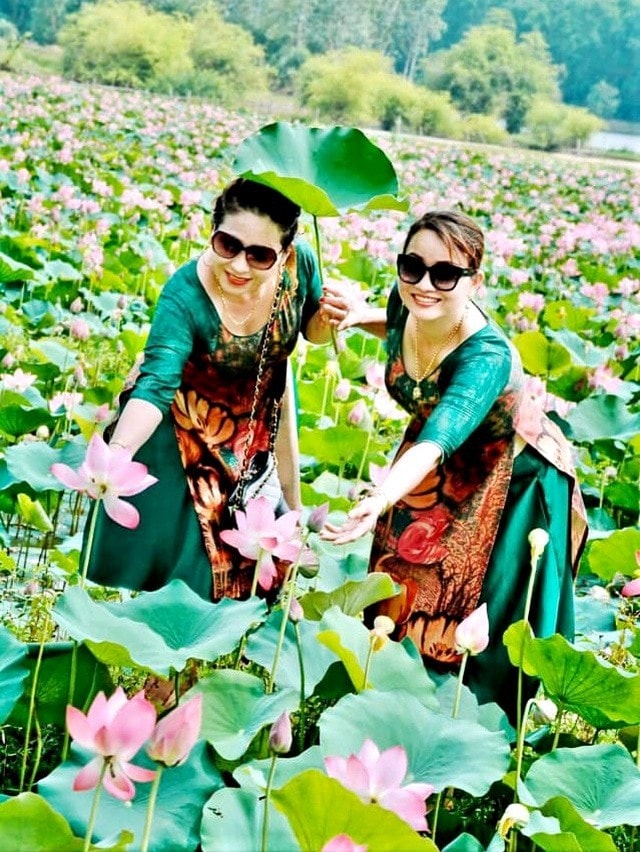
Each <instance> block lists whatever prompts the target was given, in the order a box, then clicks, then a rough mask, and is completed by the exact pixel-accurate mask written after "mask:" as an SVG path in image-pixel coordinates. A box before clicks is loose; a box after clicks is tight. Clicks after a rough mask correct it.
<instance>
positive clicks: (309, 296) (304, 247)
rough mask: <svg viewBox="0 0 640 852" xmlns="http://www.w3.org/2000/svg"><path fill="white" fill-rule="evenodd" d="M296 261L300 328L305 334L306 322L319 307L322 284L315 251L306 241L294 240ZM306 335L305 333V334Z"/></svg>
mask: <svg viewBox="0 0 640 852" xmlns="http://www.w3.org/2000/svg"><path fill="white" fill-rule="evenodd" d="M295 248H296V262H297V273H298V284H299V286H300V293H301V297H302V299H303V303H302V321H301V326H300V327H301V330H302V333H303V334H305V332H306V328H307V323H308V322H309V320H310V319H311V317H312V316H313V315H314V314H315V313H316V311H317V310H318V309H319V308H320V296H322V284H321V282H320V271H319V269H318V261H317V260H316V256H315V253H314V251H313V249H312V248H311V246H310V245H309V244H308V243H305V242H304V241H303V240H296V243H295ZM305 336H306V335H305Z"/></svg>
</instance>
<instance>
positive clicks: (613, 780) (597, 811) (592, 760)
mask: <svg viewBox="0 0 640 852" xmlns="http://www.w3.org/2000/svg"><path fill="white" fill-rule="evenodd" d="M518 793H519V795H520V798H521V800H522V801H523V802H524V803H525V804H528V805H536V806H537V807H542V806H544V805H545V804H546V803H548V802H549V800H550V799H553V798H555V797H557V796H564V797H565V798H567V799H568V800H569V801H570V802H571V804H572V805H573V807H574V808H575V809H576V811H577V812H578V814H579V815H580V816H581V817H582V819H584V820H586V821H587V822H588V823H590V824H591V825H592V826H595V827H596V828H612V827H613V826H616V825H640V772H638V768H637V766H636V765H635V763H634V762H633V760H632V758H631V757H630V755H629V752H628V751H627V750H626V749H625V748H624V747H623V746H621V745H617V744H608V745H595V746H579V747H577V748H559V749H556V750H555V751H552V752H550V753H549V754H545V755H543V756H542V757H541V758H539V759H538V760H536V761H535V763H534V764H533V765H532V766H531V769H530V770H529V772H528V773H527V777H526V778H525V780H524V782H520V783H519V785H518ZM590 848H591V847H589V849H590Z"/></svg>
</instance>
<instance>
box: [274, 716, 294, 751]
mask: <svg viewBox="0 0 640 852" xmlns="http://www.w3.org/2000/svg"><path fill="white" fill-rule="evenodd" d="M292 742H293V735H292V733H291V719H290V717H289V714H288V713H287V711H286V710H285V711H284V713H283V714H282V715H281V716H278V718H277V719H276V721H275V722H274V723H273V725H272V726H271V731H270V732H269V748H270V749H271V751H272V752H274V754H286V753H287V752H288V751H291V744H292Z"/></svg>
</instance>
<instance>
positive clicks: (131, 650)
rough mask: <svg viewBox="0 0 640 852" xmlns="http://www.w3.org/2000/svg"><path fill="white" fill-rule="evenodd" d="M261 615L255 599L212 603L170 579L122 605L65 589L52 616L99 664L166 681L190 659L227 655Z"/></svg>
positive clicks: (263, 608) (261, 608)
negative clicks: (149, 673)
mask: <svg viewBox="0 0 640 852" xmlns="http://www.w3.org/2000/svg"><path fill="white" fill-rule="evenodd" d="M265 612H266V604H265V603H264V601H261V600H258V598H256V597H253V598H250V599H249V600H247V601H235V600H231V599H229V598H224V599H223V600H221V601H220V602H219V603H216V604H213V603H209V602H208V601H205V600H203V599H202V598H201V597H200V596H199V595H197V594H196V593H195V592H194V591H192V590H191V589H190V588H189V586H187V584H186V583H184V582H183V581H182V580H172V581H171V582H170V583H168V584H167V585H166V586H163V587H162V588H161V589H158V590H157V591H155V592H141V593H140V594H139V595H137V596H136V597H135V598H131V599H130V600H126V601H122V602H120V603H105V602H96V601H94V600H93V599H92V598H91V596H90V595H89V594H87V592H86V591H85V590H84V589H81V588H79V587H75V588H71V589H67V591H66V592H65V593H64V594H63V595H62V596H61V597H60V598H59V599H58V601H57V603H56V605H55V608H54V610H53V617H54V619H55V620H56V621H57V623H58V624H60V626H61V627H63V628H64V629H65V630H66V631H67V632H68V634H69V635H70V636H72V637H73V638H75V639H79V640H83V641H84V642H85V643H86V645H87V646H88V647H89V648H91V650H92V652H93V653H94V654H95V656H96V657H97V658H98V659H99V660H102V661H103V662H105V663H107V664H109V665H119V666H134V667H136V666H137V667H140V668H145V669H149V670H150V671H153V672H155V673H156V674H159V675H164V676H167V675H169V674H170V672H171V671H172V670H174V671H178V672H180V671H182V670H183V669H184V667H185V666H186V664H187V660H189V659H196V660H209V661H212V660H215V659H217V658H218V657H220V656H221V655H222V654H228V653H230V652H231V651H232V650H233V649H234V648H235V647H236V645H237V644H238V642H239V641H240V638H241V637H242V636H243V635H244V633H245V632H246V631H247V630H248V629H249V627H250V626H251V625H252V624H254V623H255V622H259V621H261V620H262V619H263V618H264V614H265Z"/></svg>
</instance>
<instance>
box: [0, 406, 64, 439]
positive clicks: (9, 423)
mask: <svg viewBox="0 0 640 852" xmlns="http://www.w3.org/2000/svg"><path fill="white" fill-rule="evenodd" d="M53 422H54V420H53V417H52V416H51V414H50V413H49V412H48V411H47V410H46V408H25V407H24V406H22V405H3V406H2V408H0V431H2V432H5V433H6V434H7V435H11V436H13V437H14V438H17V437H19V436H20V435H26V434H27V433H28V432H35V430H36V429H37V428H38V427H39V426H43V425H46V426H52V425H53Z"/></svg>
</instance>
